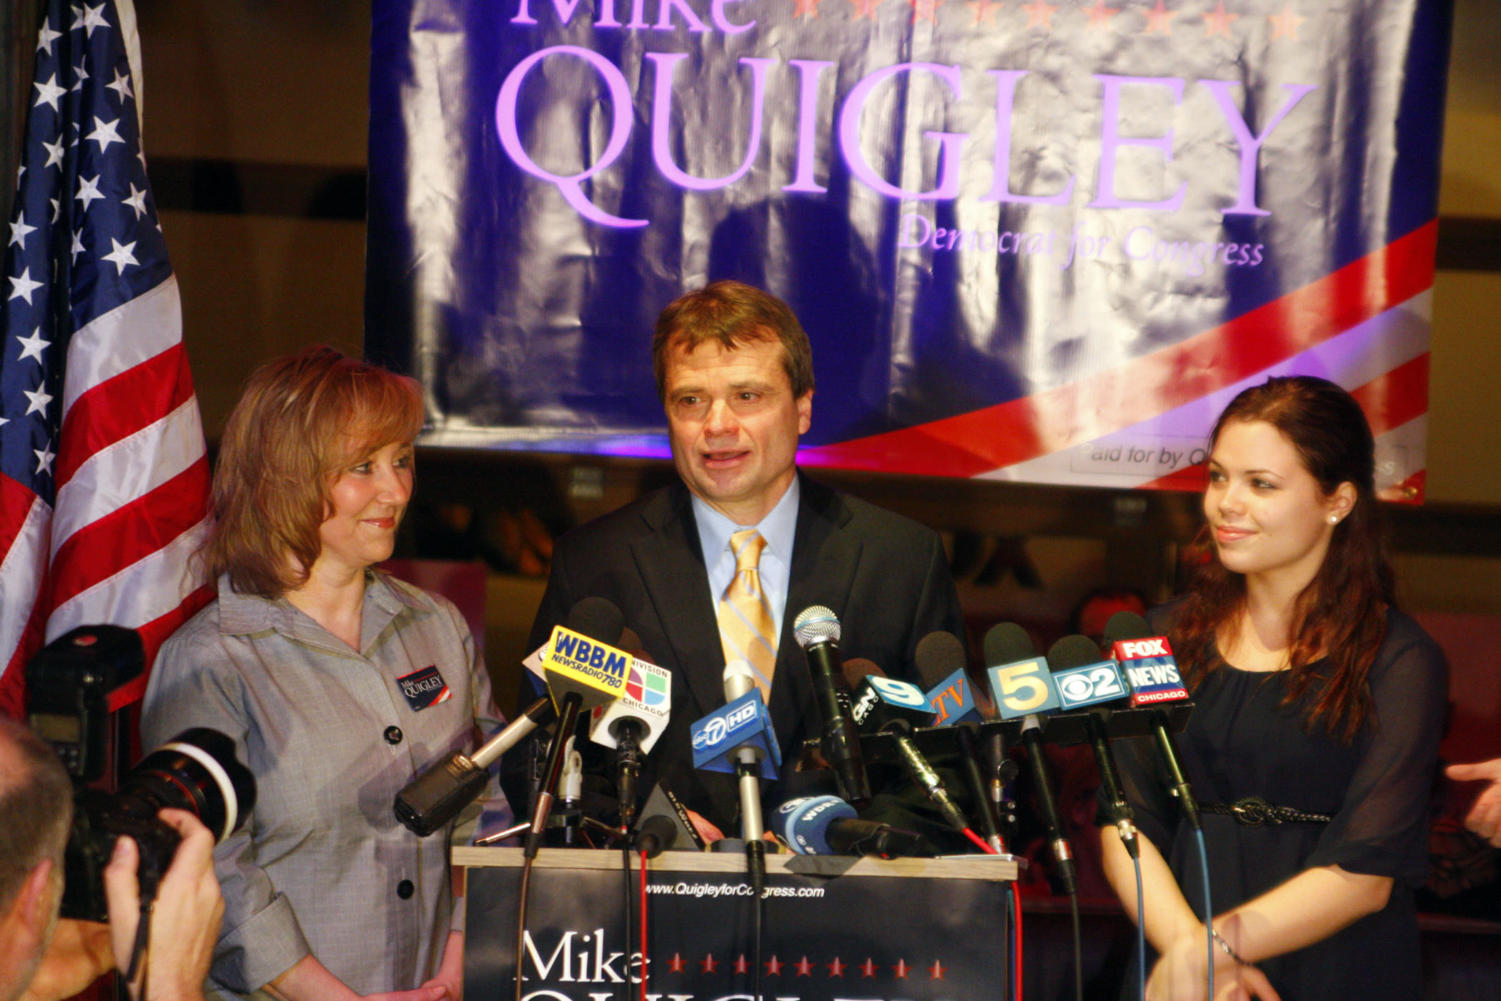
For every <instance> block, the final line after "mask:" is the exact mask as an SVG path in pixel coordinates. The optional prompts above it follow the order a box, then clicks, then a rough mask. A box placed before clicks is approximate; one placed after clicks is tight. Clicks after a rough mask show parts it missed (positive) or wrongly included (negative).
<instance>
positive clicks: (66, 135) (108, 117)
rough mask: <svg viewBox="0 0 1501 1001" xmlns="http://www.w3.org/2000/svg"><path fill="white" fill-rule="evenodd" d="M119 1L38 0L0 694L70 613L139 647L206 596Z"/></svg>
mask: <svg viewBox="0 0 1501 1001" xmlns="http://www.w3.org/2000/svg"><path fill="white" fill-rule="evenodd" d="M137 52H138V45H137V39H136V35H135V12H134V9H133V8H132V7H131V5H130V3H129V0H119V2H113V0H105V2H102V3H84V4H74V3H64V2H62V0H52V2H50V3H48V4H47V9H46V13H45V15H44V19H43V21H42V26H41V30H40V32H39V34H38V38H37V46H36V52H35V56H36V73H35V79H36V82H35V84H34V85H33V87H32V90H31V94H30V98H31V99H30V101H29V107H28V110H27V122H26V137H25V147H24V149H23V150H22V155H21V158H20V159H21V170H20V177H19V181H18V184H17V194H16V200H15V207H14V208H13V210H12V212H11V217H10V242H9V244H8V245H7V247H6V252H5V278H6V279H7V280H6V282H5V285H4V286H3V292H4V296H5V298H4V302H3V304H0V306H3V310H4V312H3V314H0V321H3V322H0V333H3V336H4V344H3V348H4V350H3V355H0V667H3V669H4V674H3V676H0V711H3V712H5V713H7V714H10V715H12V716H19V715H20V714H21V713H22V710H23V702H22V699H23V678H22V672H23V669H24V667H25V663H26V661H27V659H28V658H29V657H30V656H31V655H32V654H33V653H35V652H36V650H37V649H39V648H40V646H41V645H42V643H43V642H44V640H45V641H50V640H52V639H55V638H56V637H57V636H59V635H61V634H63V633H65V632H67V631H68V630H69V629H72V628H73V627H74V626H79V625H85V624H112V625H119V626H127V627H130V628H134V629H136V630H139V632H140V633H141V638H142V640H143V641H144V642H145V646H146V656H147V664H148V665H149V664H150V662H151V658H152V657H153V656H154V655H155V653H156V649H157V647H158V645H159V644H160V643H161V641H162V640H163V639H165V638H166V637H167V636H168V635H169V634H170V633H171V631H172V630H173V629H175V628H176V627H177V625H178V624H179V623H181V622H182V621H183V620H184V619H186V618H187V617H188V616H189V615H191V614H192V612H193V611H195V610H196V609H197V608H199V607H201V606H202V605H203V604H204V603H206V601H207V600H208V597H209V591H208V588H207V587H205V586H203V585H201V584H200V582H199V581H198V580H196V579H195V578H194V577H193V576H192V575H191V574H190V572H189V569H188V565H189V564H188V556H189V555H190V554H191V553H192V552H193V551H194V550H195V549H196V548H197V546H198V545H199V544H200V543H201V541H202V539H203V537H204V533H205V532H206V530H207V527H208V524H209V522H208V481H209V472H208V462H207V459H206V457H205V454H204V445H203V427H202V423H201V421H200V419H199V416H198V403H197V399H196V398H195V397H194V395H193V382H192V378H191V376H190V375H189V373H188V359H187V354H186V352H185V351H184V349H183V344H182V317H181V310H180V307H179V303H178V296H177V280H176V279H175V278H174V277H173V276H172V270H171V268H170V267H169V266H168V264H167V250H166V245H165V244H164V242H163V240H162V233H161V228H160V225H159V223H158V220H157V214H156V206H155V204H154V202H153V201H152V198H151V189H150V186H149V185H148V184H147V182H146V161H145V156H144V155H143V154H142V152H141V143H140V120H139V117H138V114H139V112H138V103H137V102H138V101H139V97H140V95H139V80H140V74H139V73H138V72H135V67H136V66H138V65H139V58H138V55H137Z"/></svg>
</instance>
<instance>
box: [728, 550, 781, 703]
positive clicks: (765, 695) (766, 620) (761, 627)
mask: <svg viewBox="0 0 1501 1001" xmlns="http://www.w3.org/2000/svg"><path fill="white" fill-rule="evenodd" d="M765 548H766V540H765V539H763V538H761V533H760V532H757V531H756V530H755V529H754V528H745V529H741V530H740V531H738V532H736V533H735V534H734V535H731V536H730V551H731V552H733V553H734V554H735V576H734V578H733V579H732V580H731V581H730V586H729V587H727V588H725V589H724V596H723V597H722V598H720V599H719V641H720V643H721V644H722V645H723V646H724V659H725V663H727V664H728V663H729V662H730V661H733V660H744V661H746V662H747V663H749V664H750V666H751V670H752V671H753V672H755V675H756V686H757V687H758V688H760V689H761V698H762V699H763V700H764V701H766V702H768V703H769V702H770V701H771V675H772V672H773V671H775V670H776V664H777V636H776V627H775V626H774V625H773V624H772V623H773V619H772V616H771V606H770V605H768V604H767V603H766V593H765V592H764V591H762V590H761V571H760V565H761V550H763V549H765Z"/></svg>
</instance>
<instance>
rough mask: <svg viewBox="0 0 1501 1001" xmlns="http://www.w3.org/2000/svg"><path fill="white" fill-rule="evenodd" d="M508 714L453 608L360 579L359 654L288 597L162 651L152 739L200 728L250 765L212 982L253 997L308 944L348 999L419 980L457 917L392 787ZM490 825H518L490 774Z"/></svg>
mask: <svg viewBox="0 0 1501 1001" xmlns="http://www.w3.org/2000/svg"><path fill="white" fill-rule="evenodd" d="M499 723H500V721H499V720H498V719H497V713H496V712H495V709H494V707H493V703H492V701H491V696H490V682H489V679H488V677H487V676H486V674H485V670H484V665H483V664H482V663H481V661H480V658H479V656H478V655H477V653H476V650H475V647H474V641H473V639H472V637H471V636H470V634H469V628H468V626H467V625H466V624H465V622H464V620H463V618H462V616H461V615H460V614H459V612H458V610H457V609H456V608H455V607H454V606H453V605H452V603H450V602H448V601H447V600H445V599H443V598H441V597H439V596H437V595H433V594H429V593H427V592H425V591H422V590H420V589H418V588H415V587H412V586H411V585H409V584H406V583H404V582H401V581H398V580H396V579H395V578H392V577H389V576H387V575H386V574H383V573H379V572H375V571H371V572H370V573H369V574H368V576H367V586H366V590H365V604H364V610H363V615H362V621H361V636H360V652H358V653H356V652H355V651H354V650H352V649H350V648H349V647H348V646H347V645H345V644H344V643H343V642H341V641H340V640H338V639H336V638H335V637H333V636H332V635H331V634H329V633H328V632H327V631H325V630H324V629H323V627H321V626H319V625H318V624H317V623H316V622H314V621H313V620H312V619H311V618H309V617H308V616H307V615H305V614H304V613H303V612H301V611H300V610H299V609H297V608H295V607H294V606H293V605H292V604H291V603H290V602H288V601H286V600H285V599H280V600H275V601H272V600H268V599H265V598H260V597H255V596H246V595H241V594H236V593H235V592H234V591H233V590H232V589H231V588H230V586H229V581H228V579H227V578H221V579H220V581H219V600H218V601H217V602H215V603H213V604H211V605H209V606H208V607H207V608H205V609H204V610H203V611H201V612H199V613H198V614H197V615H196V616H194V617H193V618H192V619H190V620H189V621H188V622H187V623H185V624H184V625H183V626H182V628H181V629H179V630H178V631H177V632H176V633H174V634H173V635H172V637H171V638H170V639H169V640H167V642H166V643H165V644H164V645H163V647H162V650H161V653H160V655H159V656H158V658H157V661H156V665H155V668H154V670H153V673H152V675H151V680H150V683H149V685H148V686H147V689H146V701H145V707H144V712H143V717H142V723H141V732H142V737H143V739H144V741H145V746H147V747H155V746H157V745H159V744H161V743H164V742H166V741H168V740H170V739H171V738H172V737H174V736H176V735H177V734H178V733H180V732H181V731H183V730H185V729H187V728H188V727H193V726H207V727H213V728H215V729H217V730H221V731H223V732H224V733H226V734H228V735H229V736H230V737H232V738H233V739H234V742H235V747H236V752H237V753H238V755H239V756H240V760H241V761H243V762H244V763H245V764H246V765H248V766H249V768H250V770H251V772H253V773H254V774H255V778H256V783H257V800H256V805H255V809H254V811H253V812H252V814H251V816H250V818H249V820H248V821H247V823H246V824H245V825H244V826H243V827H242V828H241V829H240V830H239V831H238V832H236V833H234V834H232V835H231V836H230V837H229V838H227V839H226V840H225V841H224V842H223V843H221V844H220V845H219V846H218V848H217V849H216V850H215V868H216V870H217V872H218V876H219V882H220V884H221V886H222V888H223V892H224V903H225V913H224V925H223V929H222V931H221V933H220V937H219V944H218V947H217V949H216V952H215V956H214V964H213V968H212V970H211V974H210V981H209V983H208V984H207V985H206V987H207V988H208V989H209V991H210V993H211V994H217V995H218V996H220V997H231V998H232V997H237V996H241V995H245V994H249V993H251V992H254V991H256V990H257V989H258V988H260V987H261V986H262V985H264V984H266V983H267V982H268V981H270V980H271V979H272V978H274V977H276V976H278V975H279V974H281V973H283V972H284V971H286V970H287V969H289V968H290V967H291V966H293V965H294V964H295V963H296V962H298V961H299V960H300V959H301V958H302V957H303V956H305V955H307V954H308V953H309V952H311V953H312V954H313V955H314V956H316V957H317V958H318V960H319V961H321V962H322V963H323V965H324V966H326V967H328V969H329V970H330V971H332V972H333V973H334V975H336V976H337V977H338V978H339V979H340V980H342V981H344V983H346V984H348V985H349V986H350V987H351V988H352V989H353V990H354V991H355V992H356V993H359V994H369V993H373V992H377V991H390V990H406V989H410V988H414V987H416V986H418V985H419V984H421V983H422V982H423V981H425V980H426V979H428V978H429V977H430V976H432V975H433V973H434V972H435V971H436V969H437V966H438V963H439V961H440V960H441V959H442V956H443V949H444V946H445V945H446V943H447V939H448V933H449V930H450V927H451V926H458V923H457V922H456V921H455V920H454V919H453V916H452V912H453V896H452V888H451V880H450V874H449V838H447V837H445V836H443V835H442V834H441V833H440V834H435V835H433V836H431V837H429V838H419V837H417V836H416V835H415V834H412V833H411V832H410V831H408V830H407V829H406V828H405V827H403V826H401V824H400V823H398V822H397V820H396V817H395V815H394V813H393V812H392V801H393V799H394V798H395V796H396V793H397V792H399V791H400V790H401V788H402V787H403V786H405V785H406V783H407V782H408V781H410V780H411V778H412V777H413V776H415V775H416V774H417V773H418V772H420V771H421V770H423V769H424V768H426V767H427V766H428V765H430V764H432V763H433V762H434V761H436V760H438V759H439V758H441V757H442V756H444V755H446V754H448V753H449V752H450V751H453V750H455V749H472V748H473V747H474V746H476V733H475V725H476V724H478V726H479V727H480V728H482V729H483V730H484V731H485V733H489V732H492V731H493V730H494V729H495V728H496V727H497V726H499ZM484 806H485V817H484V821H483V823H484V826H485V827H486V828H498V827H501V826H504V825H506V824H508V823H509V822H510V817H511V812H510V808H509V807H508V806H507V804H506V802H505V799H504V795H503V794H502V793H501V791H500V788H499V786H498V784H497V783H496V782H495V781H494V779H493V777H492V780H491V785H490V789H489V791H488V793H487V797H486V799H485V801H484Z"/></svg>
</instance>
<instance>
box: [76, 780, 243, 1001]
mask: <svg viewBox="0 0 1501 1001" xmlns="http://www.w3.org/2000/svg"><path fill="white" fill-rule="evenodd" d="M159 816H160V817H161V819H162V821H163V822H164V823H166V824H167V825H168V826H170V827H171V828H172V829H173V830H175V831H177V833H178V834H179V835H181V836H182V842H181V843H180V844H179V845H178V846H177V852H176V854H174V855H173V856H172V864H171V865H170V866H168V868H167V872H166V875H164V876H163V877H162V882H161V887H160V888H159V889H158V890H157V894H156V903H155V905H154V907H153V909H152V912H151V928H150V933H151V937H150V945H149V948H148V952H147V955H146V962H145V968H144V969H143V970H141V971H139V972H138V973H137V974H136V979H135V981H134V982H132V983H131V984H129V985H128V986H129V989H130V996H131V997H132V998H133V999H135V1001H201V999H202V998H203V982H204V980H205V979H206V978H207V977H208V968H209V963H210V962H211V961H212V960H213V956H214V943H215V942H217V941H218V938H219V922H220V920H221V919H222V918H223V916H224V898H223V897H222V896H220V893H219V880H218V878H217V877H216V876H215V875H214V837H213V835H212V834H210V833H209V830H208V828H206V827H204V826H203V825H202V824H201V823H199V822H198V819H197V818H196V817H194V816H193V815H192V814H190V813H188V812H187V811H185V810H170V809H169V810H163V811H161V813H160V814H159ZM139 859H140V854H139V850H138V849H137V847H136V844H135V842H134V841H132V840H131V839H130V838H121V839H120V840H119V842H118V843H117V844H116V845H115V854H114V856H113V857H112V858H111V859H110V862H109V865H108V867H106V868H105V870H104V895H105V897H106V898H107V899H108V901H109V928H110V938H111V940H112V941H113V943H114V951H115V963H116V965H117V967H118V968H119V969H120V970H121V971H122V972H123V971H124V970H125V969H127V968H128V967H129V965H130V954H131V950H132V948H133V947H134V945H135V938H136V926H137V924H138V923H139V920H140V914H141V905H140V889H139V886H138V885H137V882H136V866H137V864H138V862H139ZM143 985H144V988H145V992H146V993H145V998H144V999H143V998H142V996H141V990H142V986H143Z"/></svg>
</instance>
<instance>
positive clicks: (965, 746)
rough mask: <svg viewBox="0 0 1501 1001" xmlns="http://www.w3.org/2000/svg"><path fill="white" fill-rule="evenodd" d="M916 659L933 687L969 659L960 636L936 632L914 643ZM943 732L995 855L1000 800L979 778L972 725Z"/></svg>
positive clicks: (953, 725)
mask: <svg viewBox="0 0 1501 1001" xmlns="http://www.w3.org/2000/svg"><path fill="white" fill-rule="evenodd" d="M915 659H916V661H917V674H918V676H919V677H920V678H922V679H923V683H924V684H927V681H928V679H929V678H933V679H935V684H936V683H937V682H939V681H942V680H943V679H944V678H950V677H953V674H954V672H955V671H962V670H964V662H965V660H967V659H968V658H967V657H966V656H965V653H964V644H963V643H961V642H959V637H957V636H955V635H954V634H953V633H951V632H947V631H944V630H939V631H937V632H932V633H929V634H928V635H926V636H924V637H923V638H922V639H920V640H918V641H917V655H916V658H915ZM928 687H930V688H931V687H933V686H932V685H928ZM943 729H944V730H945V732H947V733H951V734H953V735H954V740H955V742H956V743H957V744H958V746H959V771H960V774H962V775H963V776H964V784H965V785H967V786H968V787H969V793H970V796H971V797H973V798H974V801H975V809H976V814H977V816H978V817H979V818H980V833H981V834H982V835H983V836H984V838H985V840H986V841H988V842H990V846H991V847H992V848H994V849H995V850H996V851H998V852H999V851H1003V850H1004V849H1005V845H1004V844H1003V842H1002V840H1001V829H1000V818H999V815H998V813H999V801H993V800H992V796H993V795H994V793H995V792H996V790H995V789H993V788H989V787H988V786H987V784H986V782H985V780H984V778H982V777H981V775H980V749H979V746H978V744H977V741H976V739H975V724H973V723H970V722H962V723H951V724H949V725H947V726H945V727H943Z"/></svg>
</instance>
